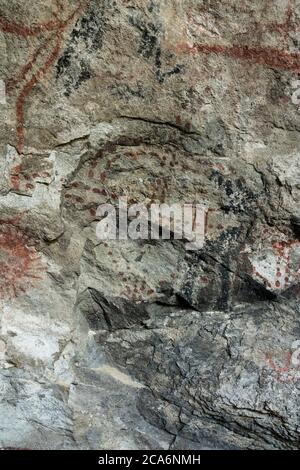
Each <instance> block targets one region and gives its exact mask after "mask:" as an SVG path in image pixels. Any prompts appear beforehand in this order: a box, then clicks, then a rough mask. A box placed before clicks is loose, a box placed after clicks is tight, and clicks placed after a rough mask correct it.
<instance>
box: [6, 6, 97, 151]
mask: <svg viewBox="0 0 300 470" xmlns="http://www.w3.org/2000/svg"><path fill="white" fill-rule="evenodd" d="M88 4H89V0H85V1H81V2H80V3H79V5H78V7H77V8H76V9H75V10H74V11H73V12H72V13H71V14H70V15H69V16H68V17H67V19H66V20H57V21H50V22H47V23H42V24H40V25H38V26H35V27H33V28H29V27H26V26H23V25H20V24H17V23H14V22H8V21H7V20H6V19H5V18H3V17H2V18H1V17H0V30H2V31H4V32H8V33H12V34H14V35H18V36H23V37H29V36H31V37H32V36H38V35H40V34H41V33H43V32H44V31H57V34H58V36H57V41H56V44H55V47H54V49H53V50H52V52H51V54H50V56H49V58H48V60H47V61H46V62H45V63H44V65H43V66H42V67H41V68H40V69H39V70H38V71H37V73H36V74H35V75H33V76H32V77H31V79H30V80H29V81H27V83H25V85H24V86H23V88H22V89H21V91H20V93H19V95H18V97H17V103H16V121H17V123H16V124H17V150H18V152H19V153H23V151H24V143H25V129H24V122H25V111H24V109H25V101H26V98H27V96H28V95H29V94H30V92H31V90H32V89H33V87H34V86H35V85H37V83H38V82H39V81H40V80H41V79H42V78H43V77H44V75H45V74H46V72H47V71H48V70H49V68H50V67H51V66H52V65H53V64H54V63H55V61H56V60H57V58H58V56H59V53H60V51H61V46H62V41H63V35H64V32H65V29H66V28H67V26H68V25H69V24H70V23H71V21H72V20H73V19H74V18H75V16H76V15H78V14H79V13H80V12H81V11H83V10H84V8H85V7H86V6H87V5H88ZM56 5H57V12H55V13H54V16H55V17H56V18H57V17H58V13H60V14H63V12H64V5H63V3H62V2H61V1H60V0H56ZM50 39H51V37H50V36H48V37H47V38H46V40H45V41H43V43H42V44H41V45H40V46H39V47H38V48H37V49H36V51H35V52H34V54H33V56H32V58H31V59H30V61H29V62H28V63H27V64H26V65H25V66H24V67H23V68H22V70H21V71H20V73H19V74H18V76H17V77H16V78H14V79H11V80H10V81H9V82H8V90H11V89H12V88H13V87H15V86H17V85H18V83H19V82H21V81H22V80H25V79H26V75H27V74H28V73H29V72H31V70H32V68H33V66H34V65H35V64H36V62H37V59H38V57H39V56H40V54H41V53H42V51H43V49H46V46H47V41H49V40H50Z"/></svg>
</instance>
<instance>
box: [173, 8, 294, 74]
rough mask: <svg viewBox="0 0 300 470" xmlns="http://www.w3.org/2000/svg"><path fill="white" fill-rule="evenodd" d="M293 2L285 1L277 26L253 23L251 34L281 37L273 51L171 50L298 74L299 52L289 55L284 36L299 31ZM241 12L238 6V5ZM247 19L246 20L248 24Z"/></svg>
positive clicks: (220, 47) (188, 46) (196, 46)
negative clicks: (213, 56)
mask: <svg viewBox="0 0 300 470" xmlns="http://www.w3.org/2000/svg"><path fill="white" fill-rule="evenodd" d="M294 4H295V2H294V1H292V0H291V1H289V3H288V5H287V8H286V12H285V20H284V21H283V22H281V23H276V22H273V23H266V24H265V23H263V22H262V23H259V22H254V23H253V24H252V26H253V32H254V34H255V32H258V33H266V32H268V33H272V32H277V33H279V34H280V35H281V37H282V47H281V48H273V47H266V46H260V45H257V46H255V45H254V46H250V45H249V46H248V45H238V44H229V45H224V44H190V43H188V42H182V43H179V44H177V45H176V47H175V50H176V52H177V53H186V54H191V55H197V54H202V55H211V54H216V55H223V56H227V57H231V58H234V59H237V60H246V61H249V62H252V63H255V64H258V65H263V66H265V67H268V68H272V69H276V70H289V71H292V72H296V73H299V72H300V53H297V52H289V51H288V50H287V49H285V48H288V36H289V34H290V33H291V32H296V31H299V29H300V25H299V22H297V21H296V20H295V14H294V11H295V10H294ZM241 9H242V5H241ZM187 17H188V21H189V22H190V23H195V20H194V19H193V16H192V14H191V13H188V15H187ZM250 22H251V20H250V21H249V24H250Z"/></svg>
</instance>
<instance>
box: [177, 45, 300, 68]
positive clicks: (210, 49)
mask: <svg viewBox="0 0 300 470" xmlns="http://www.w3.org/2000/svg"><path fill="white" fill-rule="evenodd" d="M176 51H177V52H187V53H189V54H205V55H210V54H216V55H224V56H228V57H234V58H235V59H240V60H248V61H251V62H254V63H256V64H260V65H264V66H267V67H269V68H274V69H277V70H291V71H293V72H300V54H299V53H293V52H288V51H285V50H280V49H274V48H271V47H249V46H239V45H233V46H223V45H221V44H211V45H210V44H195V45H193V46H190V45H189V44H187V43H182V44H178V45H177V46H176Z"/></svg>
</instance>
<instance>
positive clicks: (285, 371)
mask: <svg viewBox="0 0 300 470" xmlns="http://www.w3.org/2000/svg"><path fill="white" fill-rule="evenodd" d="M265 357H266V361H267V363H268V365H269V367H270V368H271V369H272V371H273V372H274V373H275V379H276V380H277V382H280V383H283V384H287V383H291V382H296V381H297V380H299V376H298V371H299V368H294V367H293V364H292V353H291V352H290V351H289V352H288V353H287V355H286V359H285V365H284V366H279V365H277V364H276V363H275V361H274V359H273V357H272V355H271V354H270V353H267V354H266V355H265Z"/></svg>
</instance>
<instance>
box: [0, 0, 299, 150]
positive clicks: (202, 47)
mask: <svg viewBox="0 0 300 470" xmlns="http://www.w3.org/2000/svg"><path fill="white" fill-rule="evenodd" d="M55 4H56V9H55V11H53V17H54V18H55V19H54V20H53V21H48V22H44V23H42V24H39V25H37V26H33V27H29V26H24V25H22V24H17V23H15V22H12V21H8V20H7V19H6V18H4V17H2V16H1V15H0V30H1V31H3V32H4V33H7V34H13V35H15V36H18V37H20V38H24V39H26V38H38V39H39V45H38V46H37V48H36V49H35V51H34V52H33V53H32V55H31V56H30V58H29V60H28V62H27V63H26V65H24V67H23V68H22V69H21V70H20V72H19V73H18V74H17V75H16V77H14V78H12V79H11V80H10V81H9V82H8V84H7V89H8V92H11V91H12V90H13V89H15V88H17V87H20V89H19V91H18V96H17V102H16V121H17V149H18V152H19V153H23V151H24V143H25V136H24V121H25V103H26V99H27V98H28V96H29V94H30V92H31V91H32V89H33V88H34V86H35V85H37V84H38V83H39V82H40V81H41V80H42V79H43V77H44V76H45V75H46V73H47V72H48V71H49V70H50V69H51V67H52V66H53V65H54V64H55V63H56V61H57V59H58V57H59V54H60V51H61V49H62V45H63V40H64V35H65V32H66V30H67V28H68V27H69V26H70V25H71V23H72V22H73V21H74V20H75V19H76V18H78V17H79V15H80V14H81V13H82V12H83V10H84V9H85V8H86V7H87V6H88V4H89V0H82V1H79V2H78V6H77V7H76V8H75V9H74V10H73V11H72V12H71V13H68V14H67V13H66V11H65V10H66V8H65V5H64V2H63V0H55ZM293 5H294V2H293V1H290V2H289V4H288V6H287V10H286V18H285V21H283V22H282V23H276V22H274V23H270V24H261V25H260V24H259V23H258V24H256V27H257V28H258V29H259V30H260V31H261V32H264V31H269V32H279V33H280V34H281V35H282V44H283V46H284V47H287V42H288V35H289V33H290V32H295V31H297V30H298V29H299V25H298V24H297V22H296V21H295V19H294V9H293ZM188 18H189V19H190V21H192V20H191V15H188ZM174 47H175V50H176V52H177V53H187V54H202V55H212V54H216V55H223V56H227V57H232V58H234V59H237V60H245V61H249V62H252V63H255V64H259V65H263V66H265V67H268V68H273V69H276V70H288V71H292V72H295V73H299V72H300V53H296V52H289V51H288V50H286V49H284V48H272V47H264V46H247V45H236V44H233V45H222V44H193V45H191V44H189V43H187V42H186V43H180V44H177V45H175V46H174ZM46 54H47V59H46V60H45V61H44V62H43V64H42V65H39V66H38V67H37V70H36V72H35V73H32V71H33V69H34V67H35V66H36V65H37V62H38V59H40V58H41V56H44V55H46ZM30 74H32V75H31V77H30Z"/></svg>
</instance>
